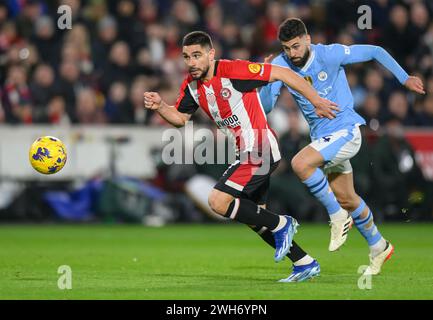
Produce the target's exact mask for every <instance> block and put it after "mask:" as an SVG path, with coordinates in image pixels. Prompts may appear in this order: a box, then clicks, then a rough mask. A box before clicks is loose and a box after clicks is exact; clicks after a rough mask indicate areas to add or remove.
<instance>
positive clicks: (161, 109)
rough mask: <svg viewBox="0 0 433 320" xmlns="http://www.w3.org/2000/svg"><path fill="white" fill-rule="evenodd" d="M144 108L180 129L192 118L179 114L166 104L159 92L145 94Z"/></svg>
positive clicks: (185, 114)
mask: <svg viewBox="0 0 433 320" xmlns="http://www.w3.org/2000/svg"><path fill="white" fill-rule="evenodd" d="M144 107H145V108H146V109H149V110H155V111H156V112H158V113H159V114H160V116H161V117H162V118H163V119H164V120H165V121H167V122H168V123H170V124H171V125H173V126H175V127H177V128H180V127H183V126H184V125H185V124H186V122H187V121H188V120H189V119H190V118H191V115H190V114H187V113H182V112H179V111H178V110H177V109H176V108H175V107H174V106H169V105H168V104H166V103H165V102H164V101H163V100H162V98H161V96H160V95H159V94H158V93H157V92H145V93H144Z"/></svg>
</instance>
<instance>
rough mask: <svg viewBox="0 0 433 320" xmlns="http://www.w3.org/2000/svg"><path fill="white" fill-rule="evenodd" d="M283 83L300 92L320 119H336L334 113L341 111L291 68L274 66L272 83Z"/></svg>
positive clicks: (271, 77)
mask: <svg viewBox="0 0 433 320" xmlns="http://www.w3.org/2000/svg"><path fill="white" fill-rule="evenodd" d="M278 80H279V81H282V82H284V83H286V84H287V85H288V86H289V87H291V88H292V89H294V90H296V91H298V92H299V93H300V94H302V95H303V96H304V97H305V98H307V99H308V100H309V101H310V102H311V104H312V105H313V106H314V107H315V108H316V114H317V115H318V116H319V117H320V118H323V117H326V118H328V119H334V118H335V113H334V111H339V108H338V107H337V105H336V104H335V103H334V102H332V101H329V100H328V99H325V98H322V97H321V96H319V94H318V93H317V91H316V90H315V89H314V88H313V87H312V86H311V85H310V84H309V83H308V82H307V81H305V79H303V78H302V77H300V76H298V75H297V74H296V73H295V72H293V71H292V70H290V69H289V68H285V67H280V66H276V65H272V69H271V76H270V82H273V81H278Z"/></svg>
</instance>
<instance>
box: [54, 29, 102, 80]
mask: <svg viewBox="0 0 433 320" xmlns="http://www.w3.org/2000/svg"><path fill="white" fill-rule="evenodd" d="M63 42H64V45H63V51H62V60H72V61H73V62H75V63H77V65H78V67H79V69H80V71H81V73H82V74H83V75H90V73H91V72H92V71H93V69H94V65H93V61H92V52H91V46H90V36H89V32H88V30H87V28H86V26H85V25H84V24H76V25H74V27H73V28H72V29H71V30H70V31H68V33H67V34H66V35H65V37H64V39H63Z"/></svg>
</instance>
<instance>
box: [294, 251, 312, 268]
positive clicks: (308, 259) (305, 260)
mask: <svg viewBox="0 0 433 320" xmlns="http://www.w3.org/2000/svg"><path fill="white" fill-rule="evenodd" d="M313 261H314V259H313V258H312V257H310V256H309V255H308V254H307V255H306V256H305V257H303V258H302V259H299V260H298V261H295V262H293V265H295V266H297V267H298V266H305V265H307V264H310V263H311V262H313Z"/></svg>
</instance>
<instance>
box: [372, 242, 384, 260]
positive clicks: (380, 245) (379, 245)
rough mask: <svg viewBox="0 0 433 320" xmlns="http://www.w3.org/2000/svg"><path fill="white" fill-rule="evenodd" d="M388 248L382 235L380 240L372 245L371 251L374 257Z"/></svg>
mask: <svg viewBox="0 0 433 320" xmlns="http://www.w3.org/2000/svg"><path fill="white" fill-rule="evenodd" d="M385 248H386V240H385V239H384V238H383V237H382V238H381V239H380V240H379V241H378V242H376V243H375V244H373V245H372V246H370V253H371V255H372V256H373V257H375V256H377V255H378V254H381V253H382V252H383V251H384V250H385Z"/></svg>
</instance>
